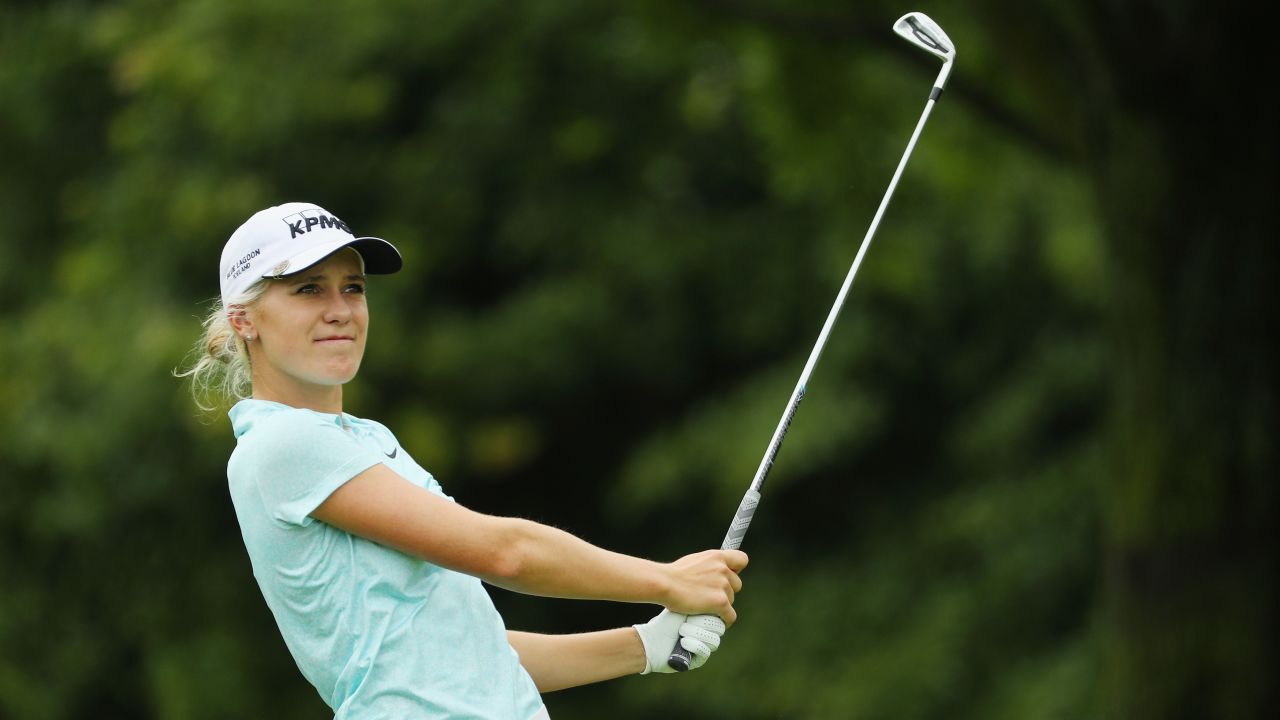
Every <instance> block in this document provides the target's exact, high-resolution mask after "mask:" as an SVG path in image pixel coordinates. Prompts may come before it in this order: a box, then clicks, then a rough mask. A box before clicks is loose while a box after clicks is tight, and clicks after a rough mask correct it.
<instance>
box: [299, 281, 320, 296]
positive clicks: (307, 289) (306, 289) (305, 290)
mask: <svg viewBox="0 0 1280 720" xmlns="http://www.w3.org/2000/svg"><path fill="white" fill-rule="evenodd" d="M295 292H297V294H299V295H314V294H315V293H318V292H320V286H319V285H317V284H315V283H306V284H305V285H301V286H299V287H298V289H297V290H296V291H295Z"/></svg>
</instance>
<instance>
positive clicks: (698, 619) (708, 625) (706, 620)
mask: <svg viewBox="0 0 1280 720" xmlns="http://www.w3.org/2000/svg"><path fill="white" fill-rule="evenodd" d="M685 625H692V626H693V627H696V628H699V629H702V630H706V631H708V632H713V633H715V634H717V635H723V634H724V631H725V625H724V621H723V620H721V619H720V618H718V617H716V616H715V615H690V616H688V617H687V618H685V620H684V622H682V623H680V627H681V629H682V630H683V629H684V626H685Z"/></svg>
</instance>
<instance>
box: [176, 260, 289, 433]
mask: <svg viewBox="0 0 1280 720" xmlns="http://www.w3.org/2000/svg"><path fill="white" fill-rule="evenodd" d="M268 282H269V281H267V280H262V281H259V282H257V283H254V284H253V285H252V286H251V287H250V288H249V289H248V290H247V291H246V292H245V294H244V296H243V297H242V300H241V302H239V303H237V304H235V305H232V306H230V307H228V306H226V305H223V303H222V299H221V298H219V299H217V300H214V301H213V304H212V306H211V307H210V309H209V314H208V315H207V316H206V317H205V319H204V335H203V336H201V338H200V340H198V341H197V342H196V344H195V346H194V347H192V349H191V354H190V355H191V356H193V357H195V364H193V365H192V366H191V367H189V368H188V369H186V370H183V371H182V372H178V371H177V370H174V373H173V374H174V376H175V377H189V378H191V397H192V399H194V400H195V403H196V407H198V408H200V409H201V410H204V411H205V412H209V411H212V410H213V409H214V408H215V407H217V406H218V405H220V404H222V403H224V402H226V401H234V400H243V399H245V398H247V397H249V395H250V393H251V392H252V391H253V371H252V367H251V366H250V363H249V348H248V347H247V346H246V345H245V341H244V338H242V337H240V335H239V334H238V333H237V332H236V330H235V328H234V327H232V326H231V312H233V311H235V312H243V311H244V309H245V308H248V307H249V306H251V305H252V304H253V303H255V302H257V301H258V300H259V299H260V298H261V297H262V294H263V293H264V292H266V289H267V284H268ZM233 309H234V310H233Z"/></svg>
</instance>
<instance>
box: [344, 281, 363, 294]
mask: <svg viewBox="0 0 1280 720" xmlns="http://www.w3.org/2000/svg"><path fill="white" fill-rule="evenodd" d="M364 290H365V288H364V283H351V284H350V285H348V286H346V287H345V288H343V292H349V293H352V294H355V295H363V294H364Z"/></svg>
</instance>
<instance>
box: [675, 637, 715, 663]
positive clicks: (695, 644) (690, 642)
mask: <svg viewBox="0 0 1280 720" xmlns="http://www.w3.org/2000/svg"><path fill="white" fill-rule="evenodd" d="M680 647H682V648H684V649H685V650H688V651H689V652H691V653H693V654H694V655H696V656H697V657H701V658H706V657H708V656H710V655H711V650H712V648H711V647H709V646H708V645H707V644H706V643H704V642H702V641H701V640H698V639H696V638H691V637H682V638H680Z"/></svg>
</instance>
